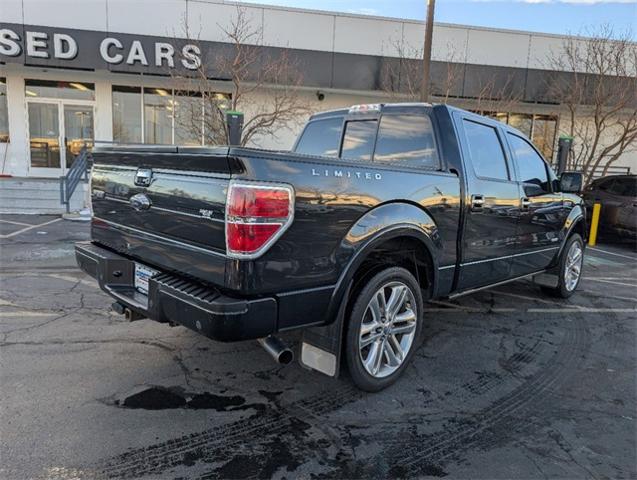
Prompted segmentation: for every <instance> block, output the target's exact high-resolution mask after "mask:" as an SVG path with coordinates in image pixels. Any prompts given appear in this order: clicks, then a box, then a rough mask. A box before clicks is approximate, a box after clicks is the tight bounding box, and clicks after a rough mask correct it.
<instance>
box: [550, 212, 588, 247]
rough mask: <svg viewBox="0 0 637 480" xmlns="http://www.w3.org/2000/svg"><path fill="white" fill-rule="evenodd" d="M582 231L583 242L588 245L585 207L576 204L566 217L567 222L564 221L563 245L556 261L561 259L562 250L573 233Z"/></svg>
mask: <svg viewBox="0 0 637 480" xmlns="http://www.w3.org/2000/svg"><path fill="white" fill-rule="evenodd" d="M580 229H581V233H582V240H583V241H584V243H586V240H587V238H586V236H587V233H588V228H587V224H586V211H585V210H584V207H583V205H581V204H576V205H574V206H573V208H572V209H571V211H570V212H569V214H568V216H567V217H566V220H565V221H564V225H562V230H561V231H560V239H561V245H560V250H559V252H558V254H557V255H556V257H555V258H556V259H559V258H560V255H562V250H563V249H564V246H565V245H566V241H567V240H568V237H570V236H571V233H573V232H574V231H576V230H580Z"/></svg>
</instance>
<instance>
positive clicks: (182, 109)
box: [173, 91, 204, 145]
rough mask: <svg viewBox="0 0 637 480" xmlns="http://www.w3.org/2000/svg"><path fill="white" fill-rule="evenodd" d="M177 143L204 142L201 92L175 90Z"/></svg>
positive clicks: (194, 143)
mask: <svg viewBox="0 0 637 480" xmlns="http://www.w3.org/2000/svg"><path fill="white" fill-rule="evenodd" d="M173 113H174V115H175V143H176V144H177V145H201V144H202V142H203V127H204V125H203V102H202V101H201V94H200V93H199V92H177V91H176V92H175V100H174V102H173Z"/></svg>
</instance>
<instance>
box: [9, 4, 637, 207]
mask: <svg viewBox="0 0 637 480" xmlns="http://www.w3.org/2000/svg"><path fill="white" fill-rule="evenodd" d="M237 8H238V7H237V4H236V3H231V2H224V1H222V0H85V1H76V0H56V1H43V0H2V2H1V5H0V167H1V172H0V174H1V175H2V176H1V177H0V213H13V212H28V213H60V212H63V211H64V210H65V206H64V205H62V203H61V201H60V193H59V182H60V180H59V178H60V177H61V176H64V175H66V174H67V172H68V170H69V167H70V166H71V165H72V162H73V160H74V158H75V156H76V155H77V153H78V151H79V149H80V148H81V146H82V145H84V144H85V143H89V144H91V143H92V142H93V141H115V142H133V143H160V144H171V143H177V144H184V143H185V144H202V143H205V136H204V135H201V134H200V133H196V134H195V133H193V132H192V131H186V130H184V128H182V127H180V125H179V123H178V122H176V121H175V118H176V116H178V115H179V111H178V109H179V108H180V107H179V105H180V104H184V103H186V102H193V101H195V102H196V101H198V100H196V97H195V96H192V95H189V94H188V92H175V91H174V90H173V87H174V76H173V75H172V73H171V72H177V71H179V72H187V71H188V70H192V69H195V68H197V66H198V65H199V62H206V61H209V58H212V57H213V56H215V55H218V54H223V52H227V50H228V49H227V47H228V44H227V36H226V34H225V33H224V30H225V29H228V26H229V25H230V24H231V22H232V20H233V18H235V17H236V15H237ZM240 8H242V9H243V11H244V12H245V15H246V18H248V19H249V22H250V24H251V26H253V27H254V28H255V29H256V30H259V31H260V35H259V38H256V39H255V42H258V44H259V45H261V46H262V47H263V48H264V49H265V50H267V51H269V52H274V53H275V54H276V52H282V51H285V52H289V53H290V54H291V55H292V56H293V57H294V58H295V59H296V60H297V63H298V66H299V67H298V68H299V69H300V70H301V73H302V78H303V81H302V86H301V89H302V91H303V95H304V96H305V98H306V99H307V104H308V105H309V107H310V109H311V110H312V111H321V110H327V109H333V108H336V107H342V106H350V105H352V104H357V103H378V102H383V101H391V100H392V99H393V100H395V95H389V94H388V91H387V88H386V86H385V84H383V72H384V71H386V69H387V68H388V66H389V67H391V65H396V62H400V61H406V60H405V57H410V56H411V57H414V56H415V55H416V53H415V52H416V50H418V48H419V46H420V45H421V43H422V39H423V29H424V26H423V23H422V22H418V21H412V20H400V19H391V18H380V17H371V16H362V15H353V14H345V13H332V12H322V11H310V10H301V9H291V8H280V7H271V6H261V5H259V6H257V5H251V4H241V7H240ZM184 25H187V26H188V29H189V31H191V32H192V31H196V32H197V41H196V42H194V41H192V39H188V38H185V37H186V35H184V33H183V32H185V29H184V28H183V26H184ZM433 38H434V46H433V66H432V77H433V82H434V84H435V83H436V80H440V79H442V78H444V77H445V74H446V72H448V71H449V65H451V64H453V65H454V66H456V67H457V69H456V72H459V75H460V77H459V78H458V79H457V81H454V83H453V86H452V88H447V89H446V91H445V93H444V95H445V96H446V97H447V98H448V99H450V103H453V104H456V105H458V106H461V107H464V108H468V109H475V106H476V102H477V101H479V100H478V99H479V96H480V92H479V90H480V89H481V88H482V87H481V85H483V83H480V82H479V81H478V79H480V78H486V77H488V78H492V79H494V84H495V85H496V86H497V84H498V83H500V84H501V88H499V91H504V90H508V89H513V90H516V91H519V92H521V95H520V97H519V98H518V99H517V100H518V101H516V103H515V107H514V109H512V108H511V107H510V106H509V105H506V106H505V105H504V104H505V103H506V102H503V106H502V110H500V109H498V108H497V104H496V106H495V107H494V108H493V109H492V111H491V112H489V114H491V115H493V116H496V117H498V118H500V119H501V120H503V121H505V122H508V123H511V124H513V125H515V126H516V127H518V128H519V129H520V130H522V131H524V132H525V133H527V134H528V135H529V136H530V137H531V138H532V139H533V141H534V142H535V143H536V145H538V147H539V148H540V149H541V150H542V152H543V153H544V155H545V156H546V157H547V158H549V159H553V158H554V154H555V150H556V147H557V137H558V135H559V132H560V125H563V124H562V123H561V122H564V121H565V120H564V119H565V114H564V111H563V107H562V106H560V105H559V102H556V101H555V100H554V99H552V98H551V96H550V93H549V92H548V87H547V85H546V81H545V79H546V75H547V71H546V69H547V58H548V57H549V55H550V54H551V52H555V51H559V49H560V48H562V45H563V42H564V38H563V37H560V36H556V35H549V34H539V33H530V32H521V31H510V30H497V29H488V28H477V27H469V26H462V25H449V24H436V26H435V28H434V37H433ZM405 46H407V47H405ZM409 51H413V52H414V54H413V55H410V54H409V53H408V52H409ZM401 58H402V60H400V59H401ZM224 78H226V77H224V72H217V73H216V74H215V75H211V79H210V81H209V88H210V91H212V92H215V94H216V95H217V96H218V98H219V101H221V102H223V101H224V99H227V98H228V96H229V94H230V92H231V88H230V86H229V84H228V83H229V82H228V81H227V80H226V79H224ZM438 83H440V82H438ZM447 86H448V87H449V85H447ZM318 93H321V95H318ZM434 94H436V95H442V93H441V92H436V91H435V89H434ZM262 95H267V92H264V93H262ZM319 97H320V98H321V100H319ZM434 100H435V97H434ZM256 101H257V102H258V98H257V99H256ZM505 107H506V108H505ZM202 108H203V106H202ZM300 125H301V124H296V123H295V124H293V125H287V126H286V127H287V128H281V129H280V130H279V132H278V133H277V134H276V136H268V137H261V138H258V140H257V142H258V145H259V146H261V147H266V148H289V147H290V146H291V145H292V143H293V141H294V138H295V136H296V135H297V134H298V132H299V130H300V128H301V126H300ZM617 165H620V166H623V167H625V169H629V168H631V167H632V169H633V171H634V170H635V167H637V155H636V154H635V153H627V154H625V155H624V156H623V157H622V158H621V159H620V161H619V162H618V163H617ZM81 187H82V188H85V186H84V184H81ZM82 188H79V189H78V191H77V192H76V194H75V196H74V197H73V200H72V202H71V208H72V209H79V208H81V207H82V205H83V202H84V194H83V192H82Z"/></svg>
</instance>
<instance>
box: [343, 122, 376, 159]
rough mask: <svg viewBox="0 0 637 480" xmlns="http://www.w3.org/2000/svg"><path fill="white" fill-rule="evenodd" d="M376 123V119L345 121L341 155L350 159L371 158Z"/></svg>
mask: <svg viewBox="0 0 637 480" xmlns="http://www.w3.org/2000/svg"><path fill="white" fill-rule="evenodd" d="M376 124H377V122H376V120H356V121H351V122H347V123H346V126H345V136H344V137H343V150H342V152H341V157H342V158H347V159H351V160H367V161H368V160H371V159H372V153H373V152H374V140H375V139H376Z"/></svg>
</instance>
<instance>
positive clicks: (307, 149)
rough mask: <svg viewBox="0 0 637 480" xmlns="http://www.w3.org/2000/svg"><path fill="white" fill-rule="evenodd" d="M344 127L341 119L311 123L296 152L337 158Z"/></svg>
mask: <svg viewBox="0 0 637 480" xmlns="http://www.w3.org/2000/svg"><path fill="white" fill-rule="evenodd" d="M342 125H343V119H342V118H340V117H336V118H326V119H323V120H313V121H311V122H310V123H308V124H307V126H306V127H305V130H303V134H302V135H301V138H300V139H299V142H298V143H297V144H296V149H295V150H294V151H295V152H297V153H303V154H305V155H318V156H326V157H337V156H338V145H339V143H340V142H341V126H342Z"/></svg>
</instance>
